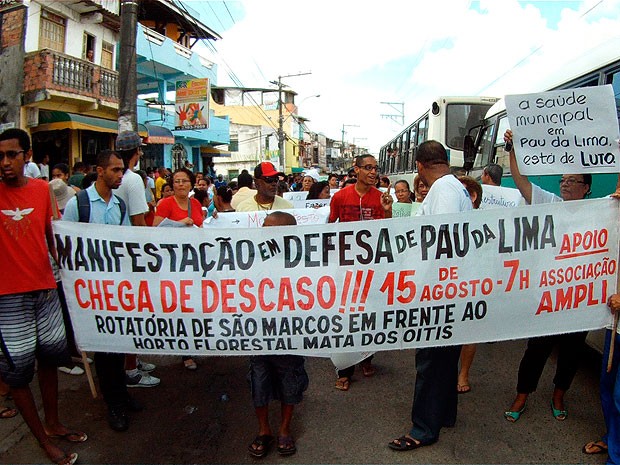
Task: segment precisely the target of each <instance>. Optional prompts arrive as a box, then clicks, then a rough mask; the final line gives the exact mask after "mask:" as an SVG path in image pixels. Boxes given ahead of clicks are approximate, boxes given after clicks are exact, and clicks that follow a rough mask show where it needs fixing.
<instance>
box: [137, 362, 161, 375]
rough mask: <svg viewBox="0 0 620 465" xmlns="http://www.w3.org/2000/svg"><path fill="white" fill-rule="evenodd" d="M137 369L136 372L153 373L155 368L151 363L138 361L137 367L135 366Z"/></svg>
mask: <svg viewBox="0 0 620 465" xmlns="http://www.w3.org/2000/svg"><path fill="white" fill-rule="evenodd" d="M137 368H138V370H140V371H144V372H145V373H150V372H151V371H153V370H154V369H155V368H157V367H156V366H155V365H153V364H152V363H148V362H143V361H142V360H140V359H138V366H137Z"/></svg>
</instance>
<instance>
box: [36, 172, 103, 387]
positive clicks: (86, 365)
mask: <svg viewBox="0 0 620 465" xmlns="http://www.w3.org/2000/svg"><path fill="white" fill-rule="evenodd" d="M48 187H49V191H50V199H51V201H52V215H53V216H52V217H53V219H54V221H58V220H59V219H60V210H59V209H58V202H57V201H56V195H55V194H54V189H52V185H51V184H48ZM81 354H82V363H83V364H84V371H86V379H88V386H89V387H90V393H91V395H92V396H93V399H96V398H97V388H96V387H95V380H94V379H93V372H92V371H91V369H90V364H89V363H88V357H87V356H86V352H84V351H81Z"/></svg>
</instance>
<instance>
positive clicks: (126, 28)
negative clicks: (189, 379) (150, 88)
mask: <svg viewBox="0 0 620 465" xmlns="http://www.w3.org/2000/svg"><path fill="white" fill-rule="evenodd" d="M120 13H121V31H120V32H121V33H120V49H119V68H120V69H119V73H118V74H119V80H118V87H119V104H118V132H124V131H137V130H138V115H137V103H136V99H137V98H138V88H137V87H138V81H137V77H136V31H137V23H138V0H121V10H120Z"/></svg>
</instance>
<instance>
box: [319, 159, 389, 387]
mask: <svg viewBox="0 0 620 465" xmlns="http://www.w3.org/2000/svg"><path fill="white" fill-rule="evenodd" d="M352 169H353V171H354V173H355V176H356V177H357V182H356V183H355V184H352V185H349V186H347V187H345V188H343V189H340V190H339V191H338V192H336V193H335V194H334V196H333V197H332V199H331V202H330V204H329V222H330V223H335V222H336V221H340V222H347V221H366V220H380V219H384V218H392V201H393V199H392V196H391V195H390V187H389V186H388V189H387V192H381V191H380V190H379V189H377V188H376V187H375V185H376V184H377V178H378V176H379V174H380V173H379V166H378V165H377V160H376V159H375V157H373V156H372V155H360V156H357V157H355V165H354V166H353V168H352ZM361 366H362V372H363V373H364V376H372V375H373V374H374V373H375V369H374V367H373V366H372V356H370V357H368V358H367V359H365V360H363V361H362V363H361ZM354 372H355V365H352V366H350V367H348V368H345V369H344V370H338V379H337V380H336V386H335V387H336V389H340V390H341V391H348V390H349V384H350V382H351V376H353V373H354Z"/></svg>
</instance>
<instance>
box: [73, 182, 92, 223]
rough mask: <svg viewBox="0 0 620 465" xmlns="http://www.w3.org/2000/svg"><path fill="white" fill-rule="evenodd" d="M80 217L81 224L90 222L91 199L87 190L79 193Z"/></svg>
mask: <svg viewBox="0 0 620 465" xmlns="http://www.w3.org/2000/svg"><path fill="white" fill-rule="evenodd" d="M76 197H77V204H78V217H79V222H80V223H89V222H90V198H89V197H88V192H86V190H81V191H79V192H78V193H77V195H76Z"/></svg>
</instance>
